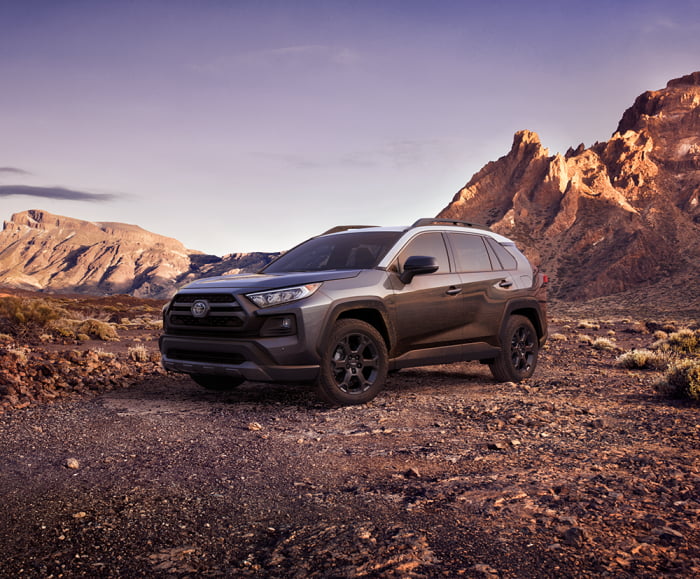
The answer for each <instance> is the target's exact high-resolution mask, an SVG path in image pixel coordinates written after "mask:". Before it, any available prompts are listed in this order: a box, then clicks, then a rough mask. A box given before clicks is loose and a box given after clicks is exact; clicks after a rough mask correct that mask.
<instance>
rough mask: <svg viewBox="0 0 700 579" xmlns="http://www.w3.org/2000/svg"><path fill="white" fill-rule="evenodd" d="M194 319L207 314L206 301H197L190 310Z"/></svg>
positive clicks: (207, 306)
mask: <svg viewBox="0 0 700 579" xmlns="http://www.w3.org/2000/svg"><path fill="white" fill-rule="evenodd" d="M190 311H191V312H192V315H193V316H194V317H195V318H204V317H206V315H207V314H208V313H209V303H208V302H207V301H206V300H197V301H195V302H194V303H193V304H192V307H191V308H190Z"/></svg>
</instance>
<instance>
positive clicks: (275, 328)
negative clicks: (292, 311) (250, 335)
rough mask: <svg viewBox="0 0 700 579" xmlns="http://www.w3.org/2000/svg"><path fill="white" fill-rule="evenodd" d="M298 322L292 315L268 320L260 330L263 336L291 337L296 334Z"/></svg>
mask: <svg viewBox="0 0 700 579" xmlns="http://www.w3.org/2000/svg"><path fill="white" fill-rule="evenodd" d="M296 331H297V322H296V318H295V317H294V316H292V315H287V316H273V317H271V318H267V319H266V320H265V323H263V326H262V329H261V330H260V335H261V336H291V335H293V334H296Z"/></svg>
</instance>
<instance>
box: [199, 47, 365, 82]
mask: <svg viewBox="0 0 700 579" xmlns="http://www.w3.org/2000/svg"><path fill="white" fill-rule="evenodd" d="M358 62H360V55H359V54H358V53H357V52H355V51H353V50H351V49H349V48H344V47H339V46H338V47H336V46H327V45H323V44H306V45H297V46H285V47H282V48H270V49H266V50H256V51H251V52H244V53H240V54H234V55H226V56H222V57H219V58H216V59H214V60H212V61H210V62H206V63H201V64H195V65H192V69H193V70H196V71H198V72H201V73H204V74H208V75H214V76H228V75H230V74H231V73H232V72H234V71H238V70H239V69H240V68H241V67H244V68H252V69H253V70H256V71H259V70H260V69H262V70H269V69H273V70H275V69H278V68H279V69H282V70H284V69H288V70H300V69H301V70H304V69H309V68H310V69H312V70H317V69H318V68H324V69H326V70H327V69H328V68H329V67H330V68H338V69H343V68H346V67H350V66H353V65H355V64H357V63H358Z"/></svg>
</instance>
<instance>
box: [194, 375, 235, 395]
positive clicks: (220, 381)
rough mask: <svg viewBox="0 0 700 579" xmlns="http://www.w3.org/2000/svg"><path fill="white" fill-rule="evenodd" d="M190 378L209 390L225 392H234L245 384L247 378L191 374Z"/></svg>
mask: <svg viewBox="0 0 700 579" xmlns="http://www.w3.org/2000/svg"><path fill="white" fill-rule="evenodd" d="M190 378H192V380H194V381H195V382H196V383H197V384H199V385H200V386H202V388H206V389H207V390H216V391H219V392H225V391H226V390H233V389H234V388H236V387H237V386H240V385H241V384H243V382H245V378H243V377H242V376H240V377H233V376H219V375H217V374H190Z"/></svg>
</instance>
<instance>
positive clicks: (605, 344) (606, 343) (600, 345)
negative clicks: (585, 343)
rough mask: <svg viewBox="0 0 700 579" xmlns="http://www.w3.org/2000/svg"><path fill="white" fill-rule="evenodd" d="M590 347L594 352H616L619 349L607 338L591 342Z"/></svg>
mask: <svg viewBox="0 0 700 579" xmlns="http://www.w3.org/2000/svg"><path fill="white" fill-rule="evenodd" d="M591 346H592V347H593V348H595V349H596V350H617V349H619V348H618V346H617V344H615V343H614V342H613V341H612V340H610V339H609V338H597V339H595V340H593V342H591Z"/></svg>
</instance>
